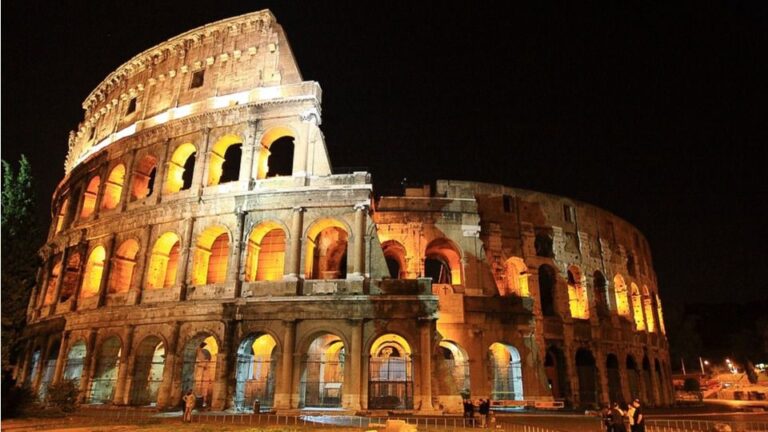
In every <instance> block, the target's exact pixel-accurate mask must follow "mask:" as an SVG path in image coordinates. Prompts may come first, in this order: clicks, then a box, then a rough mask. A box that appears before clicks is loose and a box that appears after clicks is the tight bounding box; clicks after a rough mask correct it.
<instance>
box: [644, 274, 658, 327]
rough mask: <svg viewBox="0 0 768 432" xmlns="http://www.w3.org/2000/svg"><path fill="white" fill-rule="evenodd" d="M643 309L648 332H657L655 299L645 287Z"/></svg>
mask: <svg viewBox="0 0 768 432" xmlns="http://www.w3.org/2000/svg"><path fill="white" fill-rule="evenodd" d="M643 309H644V311H645V327H646V328H647V329H648V332H650V333H655V332H656V322H655V321H654V319H653V299H652V298H651V294H650V292H649V291H648V287H647V286H645V285H643Z"/></svg>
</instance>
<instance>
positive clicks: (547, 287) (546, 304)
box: [538, 264, 557, 316]
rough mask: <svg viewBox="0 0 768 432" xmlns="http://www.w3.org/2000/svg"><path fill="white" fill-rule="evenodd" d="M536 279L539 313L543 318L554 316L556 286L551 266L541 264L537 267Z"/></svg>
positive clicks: (555, 311) (555, 312)
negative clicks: (537, 280) (539, 304)
mask: <svg viewBox="0 0 768 432" xmlns="http://www.w3.org/2000/svg"><path fill="white" fill-rule="evenodd" d="M538 278H539V299H540V302H541V313H542V314H543V315H544V316H556V315H557V309H556V307H555V287H556V286H557V273H556V272H555V269H554V268H552V266H550V265H548V264H542V265H541V266H539V272H538Z"/></svg>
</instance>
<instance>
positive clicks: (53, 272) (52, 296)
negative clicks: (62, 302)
mask: <svg viewBox="0 0 768 432" xmlns="http://www.w3.org/2000/svg"><path fill="white" fill-rule="evenodd" d="M52 263H53V264H52V265H51V266H50V271H49V272H48V280H47V281H46V284H45V299H44V300H43V303H44V304H46V305H50V304H53V303H55V302H56V284H57V283H58V282H59V275H60V274H61V254H58V255H56V256H54V257H53V258H52Z"/></svg>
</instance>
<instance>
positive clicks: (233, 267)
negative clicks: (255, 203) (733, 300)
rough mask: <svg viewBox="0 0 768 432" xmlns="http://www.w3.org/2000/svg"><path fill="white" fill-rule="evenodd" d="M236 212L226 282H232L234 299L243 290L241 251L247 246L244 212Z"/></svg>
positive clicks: (238, 210)
mask: <svg viewBox="0 0 768 432" xmlns="http://www.w3.org/2000/svg"><path fill="white" fill-rule="evenodd" d="M236 212H237V232H236V233H234V235H233V237H234V238H233V239H232V243H233V245H232V246H234V247H230V249H232V252H231V255H230V257H231V258H232V260H231V261H232V263H231V264H230V267H229V268H228V269H227V280H229V281H233V283H234V285H235V294H234V296H235V298H240V296H241V292H242V289H243V277H242V271H241V267H242V263H243V251H244V250H246V249H248V248H247V247H246V245H247V244H248V239H247V238H245V237H244V236H246V235H247V234H246V233H245V212H244V211H243V210H242V209H241V208H238V209H236Z"/></svg>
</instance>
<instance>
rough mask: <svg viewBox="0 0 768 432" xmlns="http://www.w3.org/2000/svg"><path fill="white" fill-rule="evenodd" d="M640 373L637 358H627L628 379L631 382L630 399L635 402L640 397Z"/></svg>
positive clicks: (629, 356)
mask: <svg viewBox="0 0 768 432" xmlns="http://www.w3.org/2000/svg"><path fill="white" fill-rule="evenodd" d="M639 374H640V371H639V370H638V369H637V363H636V362H635V358H634V357H632V356H631V355H628V356H627V379H628V380H629V399H630V400H634V399H636V398H639V397H640V380H639Z"/></svg>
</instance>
